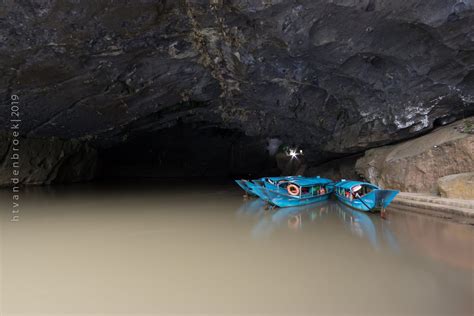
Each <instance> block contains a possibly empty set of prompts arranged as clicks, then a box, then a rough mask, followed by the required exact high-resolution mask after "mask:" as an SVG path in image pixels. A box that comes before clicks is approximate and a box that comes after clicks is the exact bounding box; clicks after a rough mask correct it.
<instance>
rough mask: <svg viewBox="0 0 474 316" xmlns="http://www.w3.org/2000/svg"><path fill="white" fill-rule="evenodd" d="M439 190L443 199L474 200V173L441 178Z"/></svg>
mask: <svg viewBox="0 0 474 316" xmlns="http://www.w3.org/2000/svg"><path fill="white" fill-rule="evenodd" d="M438 189H439V192H440V194H441V196H442V197H447V198H454V199H470V200H474V172H467V173H459V174H452V175H449V176H446V177H442V178H439V179H438Z"/></svg>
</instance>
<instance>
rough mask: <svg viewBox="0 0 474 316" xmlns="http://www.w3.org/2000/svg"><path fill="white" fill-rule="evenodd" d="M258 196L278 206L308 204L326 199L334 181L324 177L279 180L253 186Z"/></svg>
mask: <svg viewBox="0 0 474 316" xmlns="http://www.w3.org/2000/svg"><path fill="white" fill-rule="evenodd" d="M255 191H256V192H257V194H258V196H260V197H261V198H262V199H263V200H266V201H267V202H269V203H270V204H272V205H275V206H278V207H292V206H302V205H308V204H312V203H316V202H321V201H325V200H328V199H329V197H330V196H331V194H332V192H333V191H334V183H333V182H332V181H331V180H329V179H325V178H320V177H315V178H304V177H299V178H296V179H290V180H284V181H279V182H277V183H276V184H275V185H273V186H268V185H263V186H259V187H256V188H255Z"/></svg>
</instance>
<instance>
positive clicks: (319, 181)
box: [289, 177, 333, 187]
mask: <svg viewBox="0 0 474 316" xmlns="http://www.w3.org/2000/svg"><path fill="white" fill-rule="evenodd" d="M289 182H291V183H293V184H296V185H299V186H300V187H307V186H314V185H324V184H329V183H333V182H332V181H331V180H329V179H325V178H319V177H318V178H301V179H293V180H290V181H289Z"/></svg>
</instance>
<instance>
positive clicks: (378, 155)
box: [355, 120, 474, 194]
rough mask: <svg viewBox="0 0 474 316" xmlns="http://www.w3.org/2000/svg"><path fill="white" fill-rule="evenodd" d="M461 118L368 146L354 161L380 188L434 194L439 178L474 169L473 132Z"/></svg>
mask: <svg viewBox="0 0 474 316" xmlns="http://www.w3.org/2000/svg"><path fill="white" fill-rule="evenodd" d="M464 125H465V120H462V121H458V122H456V123H453V124H450V125H447V126H444V127H440V128H438V129H436V130H434V131H433V132H431V133H429V134H427V135H424V136H421V137H418V138H416V139H412V140H409V141H406V142H403V143H400V144H397V145H392V146H383V147H379V148H374V149H370V150H368V151H366V152H365V155H364V157H362V158H360V159H359V160H358V161H357V163H356V166H355V167H356V171H357V173H358V174H360V175H361V176H362V177H363V178H364V179H366V180H368V181H370V182H372V183H375V184H377V185H379V186H381V187H384V188H391V189H398V190H401V191H407V192H426V193H432V194H437V193H438V184H437V180H438V179H439V178H441V177H444V176H447V175H452V174H458V173H465V172H473V171H474V135H473V134H470V133H464V132H462V131H463V129H462V127H463V126H464Z"/></svg>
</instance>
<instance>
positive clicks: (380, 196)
mask: <svg viewBox="0 0 474 316" xmlns="http://www.w3.org/2000/svg"><path fill="white" fill-rule="evenodd" d="M397 194H398V191H396V190H380V189H377V190H373V191H372V192H370V193H369V194H367V195H364V196H363V197H361V198H358V199H352V200H351V199H348V198H346V197H343V196H340V195H337V194H336V198H337V199H338V201H340V202H341V203H343V204H345V205H347V206H350V207H352V208H354V209H356V210H359V211H364V212H376V211H380V210H381V209H384V208H386V207H387V206H388V205H389V204H390V203H391V202H392V200H393V199H394V198H395V196H396V195H397Z"/></svg>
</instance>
